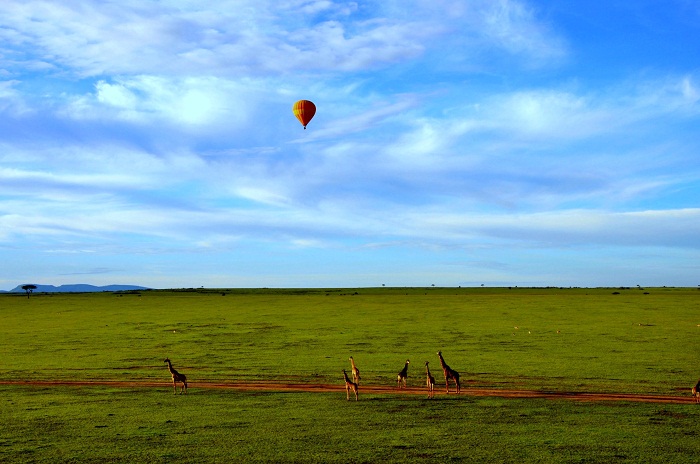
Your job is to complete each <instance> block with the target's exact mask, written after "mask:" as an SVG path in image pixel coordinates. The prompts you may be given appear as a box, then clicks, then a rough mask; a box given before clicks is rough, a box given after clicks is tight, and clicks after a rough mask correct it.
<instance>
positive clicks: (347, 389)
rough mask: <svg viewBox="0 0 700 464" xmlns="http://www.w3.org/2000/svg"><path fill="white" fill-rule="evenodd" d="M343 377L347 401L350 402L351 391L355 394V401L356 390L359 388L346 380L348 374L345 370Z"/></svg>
mask: <svg viewBox="0 0 700 464" xmlns="http://www.w3.org/2000/svg"><path fill="white" fill-rule="evenodd" d="M343 377H345V393H346V394H347V399H348V401H350V390H352V391H353V392H354V393H355V401H357V397H358V392H357V390H358V389H359V386H358V385H357V383H355V382H353V381H352V380H350V379H349V378H348V374H347V372H345V369H343Z"/></svg>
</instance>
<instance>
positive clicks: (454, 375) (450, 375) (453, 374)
mask: <svg viewBox="0 0 700 464" xmlns="http://www.w3.org/2000/svg"><path fill="white" fill-rule="evenodd" d="M437 354H438V356H439V357H440V366H441V367H442V373H443V374H445V387H446V388H447V393H450V379H452V380H454V382H455V385H457V393H459V392H460V387H459V372H457V371H455V370H453V369H451V368H450V366H448V365H447V364H445V360H444V359H443V358H442V352H441V351H438V352H437Z"/></svg>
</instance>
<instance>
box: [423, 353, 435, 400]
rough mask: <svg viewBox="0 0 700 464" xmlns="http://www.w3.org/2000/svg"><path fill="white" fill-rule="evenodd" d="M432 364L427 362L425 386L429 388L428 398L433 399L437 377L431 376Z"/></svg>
mask: <svg viewBox="0 0 700 464" xmlns="http://www.w3.org/2000/svg"><path fill="white" fill-rule="evenodd" d="M428 364H430V363H429V362H428V361H426V362H425V377H426V379H425V384H426V385H427V386H428V398H433V397H434V396H435V377H433V376H432V375H430V368H429V367H428Z"/></svg>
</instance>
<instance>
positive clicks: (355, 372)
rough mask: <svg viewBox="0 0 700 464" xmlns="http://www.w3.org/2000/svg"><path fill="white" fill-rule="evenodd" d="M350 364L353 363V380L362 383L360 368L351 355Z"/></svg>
mask: <svg viewBox="0 0 700 464" xmlns="http://www.w3.org/2000/svg"><path fill="white" fill-rule="evenodd" d="M350 364H351V365H352V380H353V381H354V382H355V383H356V384H358V385H359V384H360V370H359V369H358V368H357V366H356V365H355V360H354V359H353V358H352V356H350Z"/></svg>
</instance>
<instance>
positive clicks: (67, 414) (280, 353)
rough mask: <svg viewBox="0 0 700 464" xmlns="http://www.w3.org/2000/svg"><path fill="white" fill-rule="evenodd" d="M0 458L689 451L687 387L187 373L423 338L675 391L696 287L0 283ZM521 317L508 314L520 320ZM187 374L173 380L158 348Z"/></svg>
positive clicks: (453, 357)
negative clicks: (529, 394) (434, 388)
mask: <svg viewBox="0 0 700 464" xmlns="http://www.w3.org/2000/svg"><path fill="white" fill-rule="evenodd" d="M0 315H1V316H2V323H1V324H0V378H1V379H2V380H31V379H35V380H133V381H139V380H149V381H152V380H158V381H160V380H162V381H163V389H109V388H67V387H52V388H43V387H33V388H28V387H21V386H16V385H6V386H0V417H2V420H3V427H1V428H0V461H9V462H110V461H112V462H165V461H172V460H173V459H175V460H178V461H180V462H183V461H184V462H241V461H254V460H260V461H268V462H269V461H273V462H274V461H277V462H378V461H396V462H398V461H402V462H406V461H422V460H426V461H438V462H443V461H449V460H467V461H472V462H512V461H516V460H517V461H522V462H692V461H693V459H694V456H697V455H699V454H698V452H699V451H700V449H698V448H699V447H700V445H697V444H696V443H698V442H699V441H698V440H697V437H696V436H695V432H694V430H695V423H697V418H698V417H697V416H698V414H700V408H697V409H696V408H695V405H692V404H689V405H670V406H669V405H663V406H662V405H654V404H641V403H634V404H632V403H619V404H618V403H614V404H612V403H606V404H603V403H600V404H593V403H575V402H570V401H565V400H561V401H550V400H513V399H510V400H506V399H495V398H475V397H468V396H466V395H462V396H460V397H456V396H449V397H448V396H445V395H440V396H438V397H437V398H436V399H435V400H434V401H428V400H426V399H424V398H422V397H420V396H413V395H411V396H404V395H376V396H372V395H363V394H362V390H360V391H361V393H360V394H361V396H360V398H361V401H359V402H358V403H355V402H354V401H351V402H346V401H345V393H344V392H342V393H337V394H326V393H307V394H304V393H250V392H236V391H215V390H202V389H197V382H198V381H238V382H243V381H260V380H263V381H270V382H274V381H278V382H289V381H294V382H300V383H337V384H338V385H342V374H341V370H342V369H349V362H348V357H349V356H350V355H352V356H354V358H355V360H356V361H357V363H358V367H359V368H360V369H361V371H362V377H363V382H362V383H363V384H382V385H393V384H394V383H395V379H396V373H397V372H398V371H399V370H400V369H401V367H402V366H403V363H404V361H405V360H406V359H407V358H409V359H411V361H412V364H411V367H410V368H409V379H408V381H409V385H414V386H418V385H422V383H423V378H424V377H423V372H424V370H423V362H424V361H426V360H427V361H430V362H431V367H432V370H433V373H434V375H435V377H436V378H437V380H438V385H441V384H442V382H443V380H442V372H440V369H439V364H438V360H437V356H436V351H437V350H442V352H443V354H444V356H445V359H446V361H447V362H448V363H449V364H450V365H451V366H452V367H453V368H454V369H456V370H458V371H459V372H460V373H461V374H462V379H463V388H469V387H488V388H507V389H512V388H525V389H541V390H566V391H610V392H638V393H649V394H669V395H677V394H684V395H688V394H689V389H690V387H691V386H692V384H693V383H694V382H695V381H696V380H697V377H698V376H699V375H700V372H698V366H697V356H696V354H695V350H694V349H693V346H694V343H695V340H697V337H698V335H699V331H700V327H698V325H699V324H700V291H698V290H697V289H676V288H652V289H647V290H641V289H554V288H552V289H524V288H512V289H507V288H501V289H490V288H478V289H474V288H465V289H457V288H420V289H419V288H407V289H403V288H386V289H385V288H381V289H352V290H351V289H311V290H301V289H300V290H274V289H273V290H267V289H260V290H216V291H213V290H197V291H179V292H176V291H167V292H165V291H146V292H131V293H123V294H121V293H118V294H113V293H100V294H75V295H67V294H64V295H61V294H54V295H45V294H41V295H34V296H32V297H31V298H29V299H27V298H26V297H23V296H18V295H2V296H0ZM516 327H517V328H516ZM166 356H167V357H170V358H171V359H172V360H173V363H174V366H175V367H176V368H177V369H179V370H180V371H182V372H184V373H186V374H187V376H188V378H189V379H190V382H191V390H190V394H189V395H186V396H184V395H183V396H181V395H178V396H175V395H172V389H171V388H170V387H169V386H168V381H169V375H168V373H167V369H166V367H165V365H164V364H163V359H164V358H165V357H166Z"/></svg>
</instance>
